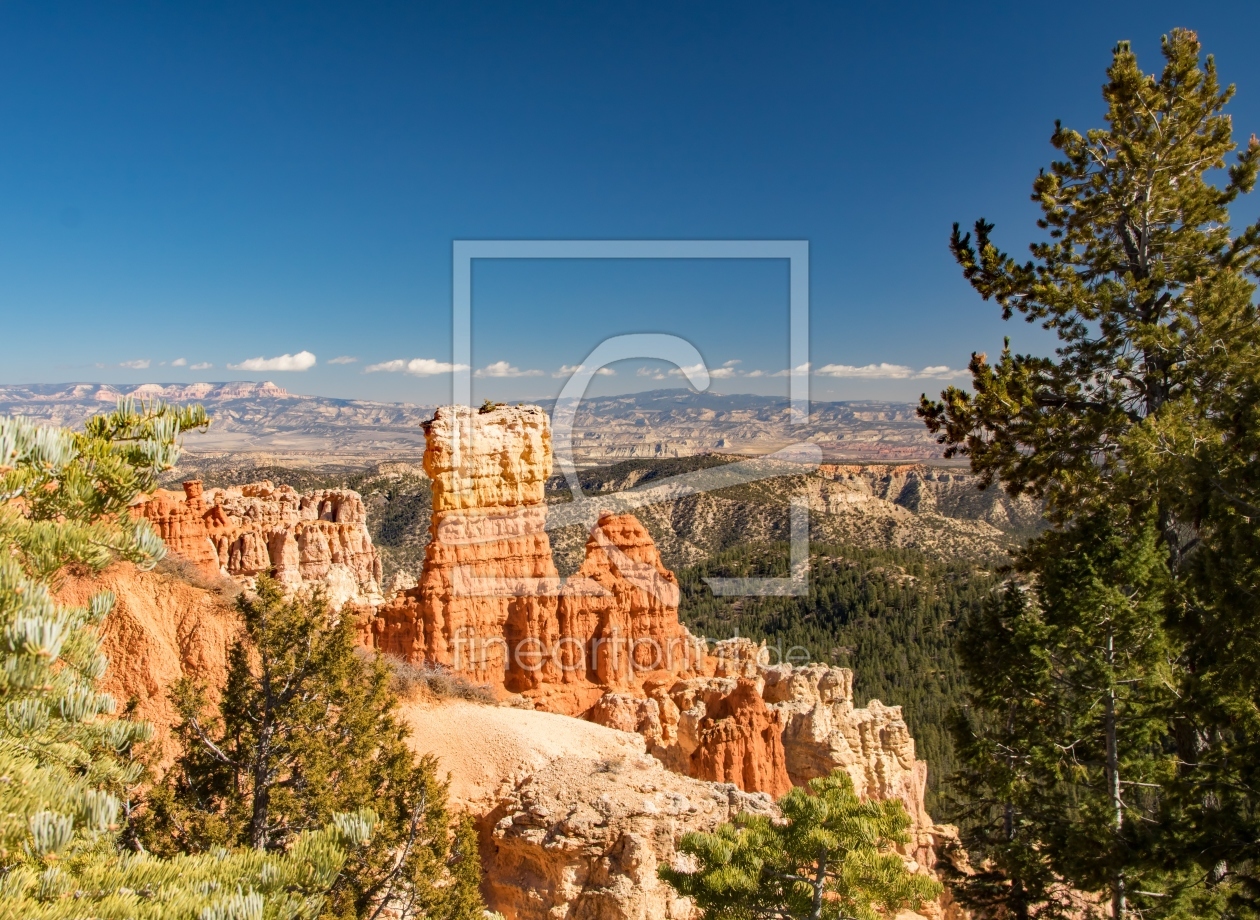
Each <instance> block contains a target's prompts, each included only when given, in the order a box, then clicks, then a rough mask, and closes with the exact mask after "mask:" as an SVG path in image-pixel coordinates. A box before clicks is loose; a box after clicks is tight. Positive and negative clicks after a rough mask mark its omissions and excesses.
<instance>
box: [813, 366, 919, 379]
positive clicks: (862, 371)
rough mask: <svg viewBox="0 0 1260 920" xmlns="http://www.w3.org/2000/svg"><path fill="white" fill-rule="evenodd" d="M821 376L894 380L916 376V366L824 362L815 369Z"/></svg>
mask: <svg viewBox="0 0 1260 920" xmlns="http://www.w3.org/2000/svg"><path fill="white" fill-rule="evenodd" d="M814 373H815V374H817V375H818V376H819V377H865V378H868V379H869V378H879V379H892V380H905V379H906V378H908V377H913V376H914V368H910V367H906V366H905V365H904V364H863V365H862V366H861V367H857V366H854V365H852V364H824V365H823V366H822V367H820V368H818V370H816V371H814Z"/></svg>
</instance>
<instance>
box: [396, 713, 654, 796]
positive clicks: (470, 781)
mask: <svg viewBox="0 0 1260 920" xmlns="http://www.w3.org/2000/svg"><path fill="white" fill-rule="evenodd" d="M398 715H399V717H400V719H401V720H402V722H403V723H404V724H405V725H407V726H408V727H409V728H410V729H411V736H410V738H409V739H408V741H409V743H410V744H411V747H412V749H413V750H415V751H416V753H418V754H432V755H433V756H435V757H436V758H437V759H438V762H439V763H440V765H441V767H440V769H441V772H442V773H443V774H446V773H449V774H450V779H451V803H452V804H453V805H455V806H456V807H457V808H467V809H468V810H469V811H471V812H473V813H474V814H485V813H486V812H488V811H490V810H491V809H492V808H493V807H494V806H495V805H496V804H498V803H499V802H500V801H501V800H502V799H503V798H505V797H506V796H507V795H508V794H509V793H510V792H511V791H512V789H514V788H515V787H516V785H517V784H518V783H520V782H521V780H523V779H525V778H526V777H528V776H530V775H532V774H534V773H537V772H538V771H539V770H541V769H543V768H544V767H546V766H547V765H549V764H551V763H553V762H554V761H556V760H558V759H560V758H563V757H581V758H593V759H619V758H622V757H625V756H626V755H627V754H642V753H644V743H643V737H642V736H641V735H634V734H629V733H627V732H620V731H616V730H615V729H611V728H605V727H604V726H602V725H596V724H594V723H593V722H584V721H582V720H581V719H573V718H569V717H568V716H559V715H555V714H553V713H549V712H535V711H533V710H528V709H514V708H510V707H505V706H490V705H484V704H479V703H468V702H464V701H462V700H457V701H448V702H442V703H432V702H428V701H412V702H404V703H403V704H402V705H401V706H400V707H399V710H398Z"/></svg>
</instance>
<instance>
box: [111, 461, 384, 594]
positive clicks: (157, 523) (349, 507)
mask: <svg viewBox="0 0 1260 920" xmlns="http://www.w3.org/2000/svg"><path fill="white" fill-rule="evenodd" d="M134 512H135V513H136V514H138V515H140V516H142V517H144V518H147V519H148V520H149V521H150V522H151V523H152V524H153V526H154V528H155V529H156V530H157V532H158V534H159V535H160V536H161V537H162V539H163V540H164V541H165V542H166V545H167V548H168V549H169V550H170V551H171V552H173V553H175V554H176V555H178V556H180V557H181V558H183V559H185V560H187V561H188V562H190V563H192V564H193V565H195V566H196V567H198V568H199V569H201V570H202V571H204V572H206V573H207V574H223V575H227V576H229V577H232V578H234V579H236V580H237V581H238V582H240V583H243V584H248V583H249V582H251V581H252V580H253V579H254V578H255V577H257V576H258V575H260V574H262V573H264V572H269V573H271V574H272V575H273V576H274V577H275V578H277V579H278V580H279V581H281V582H282V583H284V584H285V585H288V586H289V587H290V588H293V589H298V588H302V587H307V586H319V587H321V588H323V589H324V591H325V592H326V594H327V595H328V598H329V600H330V601H331V602H332V604H333V605H334V606H340V605H341V604H343V603H345V602H346V601H379V600H380V593H381V589H380V580H381V560H380V557H379V555H378V554H377V551H376V548H375V547H374V546H373V545H372V538H371V536H370V535H369V534H368V530H367V510H366V509H365V508H364V506H363V500H362V498H360V496H359V493H357V492H353V491H351V490H349V489H324V490H318V491H314V492H305V493H298V492H296V491H295V490H294V489H292V488H291V487H289V486H285V485H282V486H273V485H272V484H271V483H270V482H259V483H253V484H250V485H245V486H239V487H234V488H229V489H210V490H209V491H203V489H202V485H201V483H200V482H198V481H192V482H186V483H184V494H183V495H179V494H178V493H175V492H169V491H166V490H164V489H159V490H158V491H156V492H155V493H154V494H153V495H152V497H150V498H149V500H148V501H146V502H144V503H142V504H140V505H138V506H137V507H136V508H135V509H134Z"/></svg>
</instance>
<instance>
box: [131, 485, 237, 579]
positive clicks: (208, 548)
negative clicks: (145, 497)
mask: <svg viewBox="0 0 1260 920" xmlns="http://www.w3.org/2000/svg"><path fill="white" fill-rule="evenodd" d="M137 510H138V513H139V514H140V515H141V516H142V517H144V518H147V519H148V521H149V522H150V523H151V524H152V525H153V528H154V529H155V530H156V531H157V532H158V536H160V537H161V538H162V541H163V542H164V543H165V544H166V548H167V549H168V550H170V551H171V552H172V553H176V554H178V555H179V556H181V557H182V558H184V559H186V560H188V561H189V562H191V563H192V564H193V565H195V566H197V568H199V569H202V570H203V571H205V572H206V573H207V574H214V573H217V572H218V571H219V557H218V554H217V553H216V552H215V547H214V543H213V542H212V541H211V538H210V535H211V533H212V532H213V530H214V529H221V528H222V526H223V524H224V523H225V522H224V521H223V519H222V515H221V514H220V515H214V516H211V515H210V509H209V508H208V507H207V506H206V503H205V501H204V499H203V498H202V491H201V483H200V482H197V481H193V482H186V483H184V494H183V495H182V496H181V495H179V493H177V492H169V491H167V490H166V489H158V490H157V491H156V492H154V493H153V497H152V498H150V499H149V501H147V502H145V503H144V504H143V505H141V506H140V507H139V508H138V509H137Z"/></svg>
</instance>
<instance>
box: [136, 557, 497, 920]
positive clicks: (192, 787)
mask: <svg viewBox="0 0 1260 920" xmlns="http://www.w3.org/2000/svg"><path fill="white" fill-rule="evenodd" d="M238 606H239V609H240V611H241V615H242V618H243V620H244V624H245V630H244V635H243V637H242V638H241V640H240V641H238V642H237V644H236V645H235V646H234V647H233V648H232V650H231V654H230V662H229V670H228V677H227V681H226V684H225V686H224V688H223V692H222V698H221V701H220V703H219V705H218V706H217V707H209V706H207V702H206V692H205V688H201V687H197V686H195V685H193V684H191V683H188V682H184V683H182V684H181V685H179V686H178V687H177V689H176V691H175V694H174V696H175V699H176V700H177V702H178V705H179V709H180V711H181V713H182V716H183V722H182V724H181V725H180V726H178V728H177V732H176V733H177V735H178V737H179V738H180V740H181V742H182V747H183V753H182V755H181V757H180V759H179V761H178V762H177V764H176V765H175V767H174V768H173V769H172V770H171V771H169V772H168V774H167V776H166V779H165V781H164V783H163V785H162V786H161V787H160V788H158V789H156V790H154V791H153V793H151V795H150V801H149V806H150V807H149V812H148V814H147V815H146V816H145V817H144V818H143V819H142V820H141V829H142V836H143V839H144V840H145V841H146V842H147V843H148V845H149V846H151V847H153V848H154V849H160V848H163V847H166V848H170V847H174V848H178V849H187V850H191V851H193V852H206V851H209V850H211V849H213V848H214V847H217V846H225V845H243V846H250V847H254V848H256V849H259V850H278V851H283V850H285V849H287V848H288V847H289V846H290V845H291V843H292V841H293V839H294V837H295V836H296V835H298V834H301V833H303V832H306V831H307V830H308V829H309V828H313V827H319V826H321V825H323V824H324V823H326V822H327V821H328V820H329V816H330V815H333V814H337V813H339V812H341V811H345V810H346V809H347V808H349V807H351V806H356V805H358V804H360V803H365V802H371V803H372V805H373V808H374V809H375V811H376V813H377V815H378V816H379V823H378V824H377V826H376V830H375V833H374V835H373V838H372V841H371V843H370V845H369V846H367V847H366V848H364V849H363V850H361V851H360V852H359V853H357V854H355V855H354V856H353V857H352V858H351V859H350V861H349V862H348V863H347V864H346V867H345V869H344V871H343V872H342V874H341V876H340V878H339V879H338V881H337V883H336V885H334V886H333V889H332V891H331V893H330V896H329V900H328V903H327V906H326V908H325V911H324V916H326V917H330V918H331V917H337V918H352V917H376V916H379V915H381V913H382V911H390V912H391V913H390V915H391V916H396V917H402V918H408V917H421V916H423V917H428V918H451V920H479V918H480V916H481V910H482V905H481V900H480V897H479V895H478V894H477V886H478V884H479V881H480V877H479V869H480V864H479V860H478V855H477V849H476V838H475V835H472V836H470V835H469V833H468V832H467V829H466V828H464V827H463V826H462V825H461V827H460V828H459V829H457V830H456V832H455V834H454V840H452V830H451V820H450V815H449V813H448V810H447V804H446V795H447V793H446V786H445V784H444V783H442V782H440V781H439V779H438V777H437V763H436V761H434V760H433V759H432V758H425V759H423V760H421V761H419V762H417V761H416V760H415V756H414V755H413V754H412V752H411V750H410V749H409V748H408V747H407V744H406V740H405V739H406V733H405V730H404V728H403V727H402V726H401V725H400V724H399V723H398V721H397V720H396V719H395V717H394V715H393V709H394V707H395V705H396V702H397V700H396V697H395V695H394V694H393V692H392V690H391V680H392V673H391V671H390V669H389V667H388V665H387V664H386V662H385V661H384V660H383V659H381V658H379V657H375V658H368V657H367V656H366V655H365V654H364V653H363V652H362V651H361V650H359V649H357V648H356V644H355V635H354V623H353V621H352V619H351V618H350V617H341V616H338V615H337V614H336V613H334V612H333V611H330V610H329V608H328V605H327V604H326V603H325V601H324V599H323V598H322V596H321V595H320V594H318V593H314V594H300V595H298V596H296V597H292V598H286V597H285V594H284V591H283V588H282V586H281V585H279V584H278V583H277V582H275V581H273V580H271V579H269V578H266V577H263V578H260V579H259V581H258V586H257V593H256V595H255V596H252V597H249V596H243V597H242V598H241V599H240V600H239V601H238Z"/></svg>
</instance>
